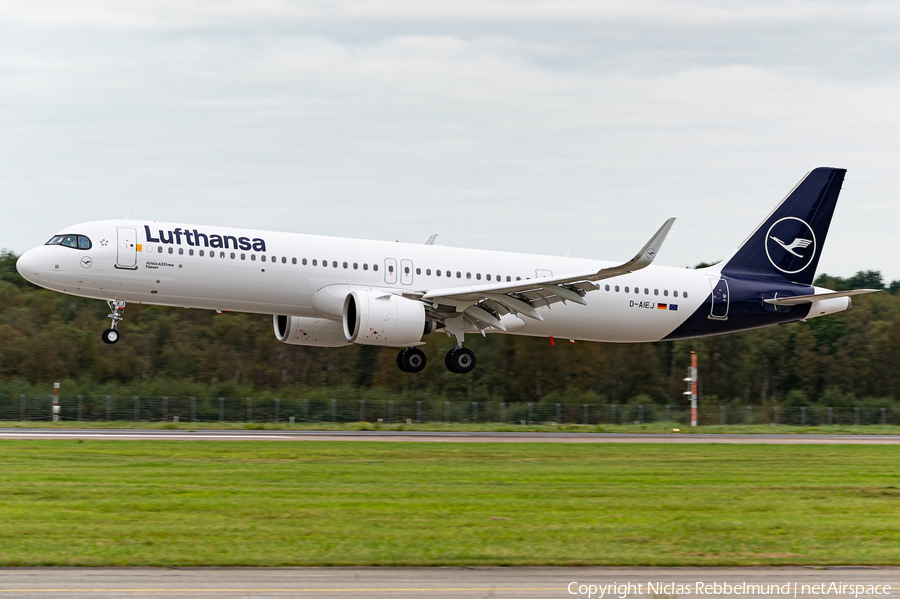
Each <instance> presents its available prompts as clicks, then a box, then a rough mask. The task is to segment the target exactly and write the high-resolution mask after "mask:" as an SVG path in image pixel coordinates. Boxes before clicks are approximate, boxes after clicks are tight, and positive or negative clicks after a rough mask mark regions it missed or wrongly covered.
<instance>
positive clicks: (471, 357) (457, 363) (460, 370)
mask: <svg viewBox="0 0 900 599" xmlns="http://www.w3.org/2000/svg"><path fill="white" fill-rule="evenodd" d="M444 364H446V366H447V369H448V370H449V371H450V372H455V373H457V374H466V373H467V372H472V370H473V369H474V368H475V352H473V351H472V350H471V349H466V348H465V347H457V348H454V349H451V350H450V351H449V352H447V356H446V357H445V358H444Z"/></svg>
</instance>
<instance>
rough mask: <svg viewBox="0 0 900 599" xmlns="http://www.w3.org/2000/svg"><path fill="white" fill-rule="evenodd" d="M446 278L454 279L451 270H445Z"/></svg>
mask: <svg viewBox="0 0 900 599" xmlns="http://www.w3.org/2000/svg"><path fill="white" fill-rule="evenodd" d="M444 276H446V277H447V278H450V277H452V276H453V275H452V274H451V273H450V271H449V270H445V271H444Z"/></svg>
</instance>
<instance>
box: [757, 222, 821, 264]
mask: <svg viewBox="0 0 900 599" xmlns="http://www.w3.org/2000/svg"><path fill="white" fill-rule="evenodd" d="M766 256H767V257H768V258H769V262H771V263H772V266H774V267H775V268H777V269H778V270H780V271H781V272H783V273H785V274H794V273H797V272H800V271H801V270H804V269H805V268H806V267H807V266H809V265H810V264H812V262H813V258H815V256H816V234H815V233H814V232H813V230H812V227H810V226H809V224H808V223H807V222H806V221H804V220H801V219H799V218H797V217H796V216H786V217H784V218H782V219H779V220H777V221H775V222H774V223H773V224H772V226H771V227H769V231H768V232H767V233H766Z"/></svg>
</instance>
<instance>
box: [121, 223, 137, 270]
mask: <svg viewBox="0 0 900 599" xmlns="http://www.w3.org/2000/svg"><path fill="white" fill-rule="evenodd" d="M118 235H119V241H118V251H117V252H116V266H117V267H119V268H128V269H136V268H137V231H136V230H134V229H132V228H131V227H118Z"/></svg>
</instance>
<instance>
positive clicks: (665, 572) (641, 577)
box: [0, 567, 900, 599]
mask: <svg viewBox="0 0 900 599" xmlns="http://www.w3.org/2000/svg"><path fill="white" fill-rule="evenodd" d="M648 582H651V583H654V584H657V585H658V584H660V583H664V584H675V585H685V586H686V587H687V588H688V590H689V591H690V595H691V596H693V595H698V594H702V595H706V594H714V595H718V596H722V595H724V594H725V593H723V590H724V587H722V588H720V589H719V592H718V593H716V592H715V591H716V590H717V589H716V588H715V587H714V586H711V587H708V588H707V587H706V585H713V584H715V583H718V584H720V585H721V584H723V583H728V584H729V585H732V587H733V586H734V585H741V584H744V583H746V584H751V585H766V588H769V587H768V586H767V585H778V586H779V591H783V590H787V591H788V594H790V595H794V591H795V590H796V596H798V597H800V596H807V597H808V596H813V595H825V594H826V593H823V592H818V593H816V592H813V591H814V589H813V588H812V587H813V585H825V587H827V586H828V585H830V584H831V583H835V584H838V583H840V584H849V585H873V586H874V585H878V590H879V591H881V592H880V593H879V594H878V596H879V597H884V595H885V591H887V593H888V594H897V592H898V591H900V569H898V568H847V567H844V568H830V569H813V568H804V567H785V568H594V567H585V568H542V567H537V568H6V569H0V597H2V596H10V597H17V598H22V599H38V598H48V597H110V598H116V597H122V598H128V599H135V598H141V597H166V598H187V597H191V598H193V597H226V598H236V597H242V598H264V597H317V598H318V597H323V598H335V597H349V596H355V595H363V596H366V597H411V598H413V597H429V598H431V597H441V598H447V599H455V598H466V599H469V598H473V597H493V598H520V597H521V598H525V597H528V598H533V597H579V596H580V597H587V596H588V595H587V592H588V591H589V590H590V586H589V585H596V586H597V587H599V586H603V585H609V584H613V583H615V584H616V585H622V584H626V585H627V583H632V584H633V585H635V587H637V586H638V585H640V587H639V588H631V589H628V588H627V587H626V591H628V592H627V596H628V597H634V598H637V597H651V596H653V595H661V594H660V593H659V592H658V591H660V590H662V591H665V590H668V589H665V588H662V589H660V588H659V587H657V588H655V589H654V588H650V589H648V586H647V583H648ZM573 583H574V584H573ZM698 583H700V584H701V587H702V588H701V589H700V590H701V591H706V592H699V593H698V592H697V590H698V589H697V585H698ZM581 585H585V586H584V588H583V590H584V592H582V593H579V589H580V588H581ZM784 585H790V587H789V588H787V589H785V587H784ZM804 585H808V588H804ZM746 590H747V591H749V592H746V593H741V594H740V596H741V597H761V596H763V595H766V596H769V595H770V594H784V593H781V592H766V593H754V592H753V591H754V590H757V589H753V588H750V589H746ZM760 590H764V589H760ZM819 590H820V591H822V590H825V589H824V588H822V589H819ZM648 591H649V592H648ZM828 594H831V595H834V594H836V593H835V592H834V590H832V591H831V592H830V593H828ZM841 594H842V595H844V596H849V597H853V596H854V595H853V594H852V591H851V592H847V591H844V592H843V593H841ZM593 596H594V597H597V596H599V593H596V594H594V595H593ZM605 596H606V597H616V598H619V597H621V594H620V593H613V594H606V595H605ZM662 596H670V597H673V596H688V594H687V593H678V592H667V593H663V594H662ZM875 596H876V595H875V594H860V595H859V597H875Z"/></svg>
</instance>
